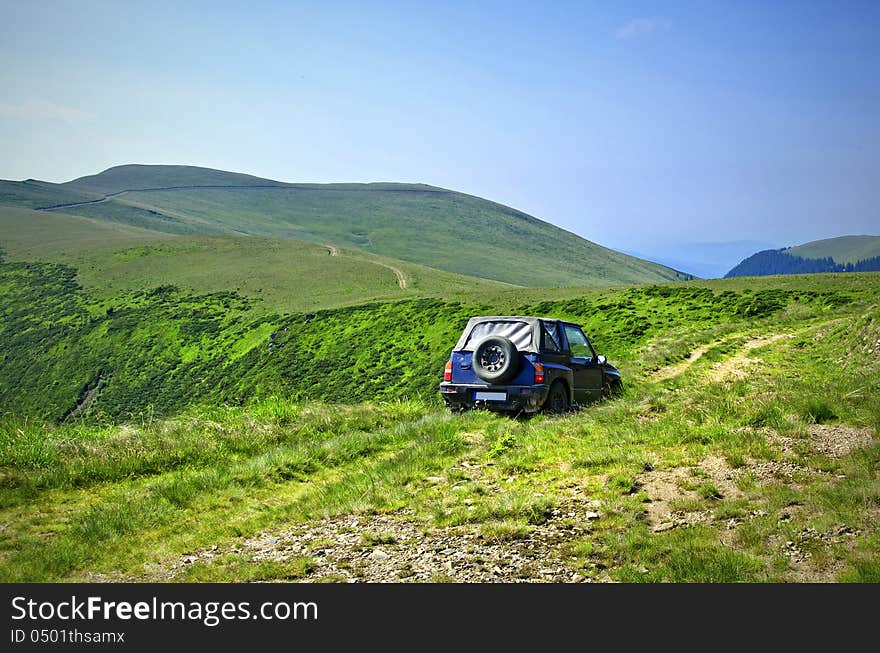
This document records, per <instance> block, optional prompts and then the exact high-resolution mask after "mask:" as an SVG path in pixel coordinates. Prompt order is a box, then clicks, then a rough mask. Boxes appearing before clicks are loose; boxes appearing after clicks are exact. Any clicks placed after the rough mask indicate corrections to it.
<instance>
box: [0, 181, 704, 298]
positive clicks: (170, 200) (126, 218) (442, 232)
mask: <svg viewBox="0 0 880 653" xmlns="http://www.w3.org/2000/svg"><path fill="white" fill-rule="evenodd" d="M2 205H6V206H15V207H19V208H26V209H37V210H41V211H63V212H65V213H69V214H74V215H79V216H84V217H89V218H93V219H97V220H104V221H109V222H115V223H123V224H127V225H131V226H136V227H140V228H143V229H148V230H152V231H159V232H163V233H170V234H193V235H198V234H205V235H224V234H239V235H242V234H243V235H255V236H266V237H281V238H293V239H298V240H304V241H310V242H313V243H320V244H331V245H337V246H341V247H348V248H355V249H360V250H363V251H367V252H370V253H373V254H379V255H381V256H386V257H392V258H395V259H399V260H403V261H409V262H411V263H417V264H420V265H426V266H429V267H432V268H436V269H439V270H445V271H448V272H455V273H458V274H465V275H468V276H473V277H480V278H483V279H490V280H495V281H503V282H507V283H513V284H518V285H524V286H577V285H606V284H629V283H644V282H662V281H673V280H686V279H689V278H691V275H689V274H685V273H682V272H679V271H677V270H674V269H671V268H669V267H666V266H663V265H659V264H656V263H652V262H649V261H645V260H642V259H639V258H636V257H632V256H628V255H626V254H622V253H620V252H616V251H614V250H611V249H608V248H606V247H602V246H601V245H597V244H596V243H593V242H590V241H588V240H585V239H584V238H581V237H580V236H577V235H575V234H573V233H571V232H568V231H565V230H563V229H560V228H559V227H556V226H554V225H551V224H549V223H547V222H543V221H542V220H539V219H537V218H534V217H532V216H530V215H527V214H525V213H523V212H521V211H517V210H516V209H513V208H510V207H507V206H504V205H502V204H497V203H495V202H491V201H488V200H485V199H482V198H479V197H475V196H473V195H466V194H464V193H459V192H456V191H452V190H447V189H445V188H438V187H435V186H428V185H424V184H398V183H375V184H292V183H283V182H279V181H274V180H271V179H262V178H259V177H253V176H250V175H243V174H238V173H233V172H225V171H222V170H212V169H210V168H198V167H192V166H164V165H161V166H154V165H125V166H118V167H115V168H110V169H109V170H105V171H104V172H102V173H100V174H97V175H92V176H88V177H81V178H79V179H75V180H73V181H71V182H67V183H64V184H50V183H48V182H39V181H35V180H28V181H26V182H0V206H2Z"/></svg>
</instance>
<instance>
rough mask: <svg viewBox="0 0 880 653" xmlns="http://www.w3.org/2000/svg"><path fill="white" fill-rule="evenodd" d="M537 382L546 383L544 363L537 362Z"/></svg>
mask: <svg viewBox="0 0 880 653" xmlns="http://www.w3.org/2000/svg"><path fill="white" fill-rule="evenodd" d="M535 383H544V365H543V363H535Z"/></svg>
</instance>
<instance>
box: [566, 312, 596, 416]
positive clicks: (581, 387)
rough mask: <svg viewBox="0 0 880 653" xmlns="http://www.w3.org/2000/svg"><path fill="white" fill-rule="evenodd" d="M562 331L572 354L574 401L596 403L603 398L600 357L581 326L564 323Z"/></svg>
mask: <svg viewBox="0 0 880 653" xmlns="http://www.w3.org/2000/svg"><path fill="white" fill-rule="evenodd" d="M562 329H563V331H564V332H565V340H566V342H567V345H568V349H569V352H570V354H571V363H570V365H571V371H572V375H573V376H574V385H575V387H574V400H575V401H576V402H578V403H586V402H589V401H595V400H597V399H599V398H600V397H601V396H602V367H601V366H600V365H599V357H598V356H596V352H595V351H594V350H593V345H591V344H590V341H589V339H588V338H587V336H585V335H584V332H583V331H582V330H581V328H580V327H579V326H577V325H576V324H567V323H565V322H563V323H562Z"/></svg>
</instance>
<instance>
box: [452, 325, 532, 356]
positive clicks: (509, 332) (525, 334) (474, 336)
mask: <svg viewBox="0 0 880 653" xmlns="http://www.w3.org/2000/svg"><path fill="white" fill-rule="evenodd" d="M486 336H504V337H505V338H507V339H508V340H510V341H511V342H512V343H513V344H514V345H515V346H516V348H517V349H519V350H525V349H529V348H530V347H531V345H532V327H531V325H530V324H526V323H525V322H509V321H505V322H480V323H479V324H477V325H476V326H474V328H473V329H471V333H470V335H469V336H468V339H467V342H466V343H465V344H464V351H473V350H474V346H475V345H476V344H477V343H478V342H480V340H482V339H483V338H485V337H486Z"/></svg>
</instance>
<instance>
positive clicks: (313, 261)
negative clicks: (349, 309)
mask: <svg viewBox="0 0 880 653" xmlns="http://www.w3.org/2000/svg"><path fill="white" fill-rule="evenodd" d="M0 234H2V236H0V246H2V247H3V248H4V250H5V252H6V257H7V259H8V260H15V261H32V260H42V261H48V262H58V263H64V264H66V265H69V266H72V267H75V268H76V270H77V281H78V282H79V283H81V284H82V285H83V287H84V288H85V289H86V290H88V291H89V292H90V293H92V294H93V295H94V296H95V297H100V298H107V299H110V298H114V297H118V296H119V294H120V293H131V292H137V291H139V290H142V289H144V288H151V287H156V286H162V285H166V286H176V287H180V288H182V289H186V290H188V291H191V292H194V293H199V294H205V293H215V292H225V291H229V290H234V291H235V292H237V293H239V294H241V295H242V296H244V297H247V298H250V299H253V300H254V301H255V302H256V304H255V308H257V309H260V310H262V311H263V312H264V313H265V312H269V313H272V312H294V311H301V312H309V311H315V310H318V309H324V308H332V307H337V306H345V305H350V304H357V303H363V302H366V301H377V300H385V301H388V300H397V299H403V298H408V297H424V296H437V295H443V296H447V297H454V296H456V295H461V296H462V297H464V296H466V295H472V294H473V293H483V292H492V291H497V290H503V289H504V288H507V287H508V286H506V285H505V284H501V283H496V282H491V281H486V280H483V279H477V278H471V277H465V276H463V275H458V274H454V273H451V272H443V271H440V270H434V269H430V268H426V267H423V266H420V265H415V264H412V263H404V262H402V261H395V260H393V259H388V258H385V257H381V256H375V255H371V254H367V253H364V252H359V251H357V250H350V249H339V248H335V249H334V250H332V251H333V252H334V255H333V256H330V255H329V254H330V251H331V250H330V249H328V247H325V246H322V245H317V244H314V243H306V242H302V241H297V240H289V239H280V238H259V237H246V236H224V237H205V236H173V235H170V234H163V233H160V232H156V231H148V230H146V229H140V228H137V227H132V226H129V225H124V224H114V223H108V222H101V221H98V220H93V219H87V218H81V217H77V216H68V215H64V214H58V213H46V212H39V211H30V210H25V209H11V208H6V207H0ZM401 277H402V279H403V283H404V284H405V286H406V287H401V280H400V279H401Z"/></svg>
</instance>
